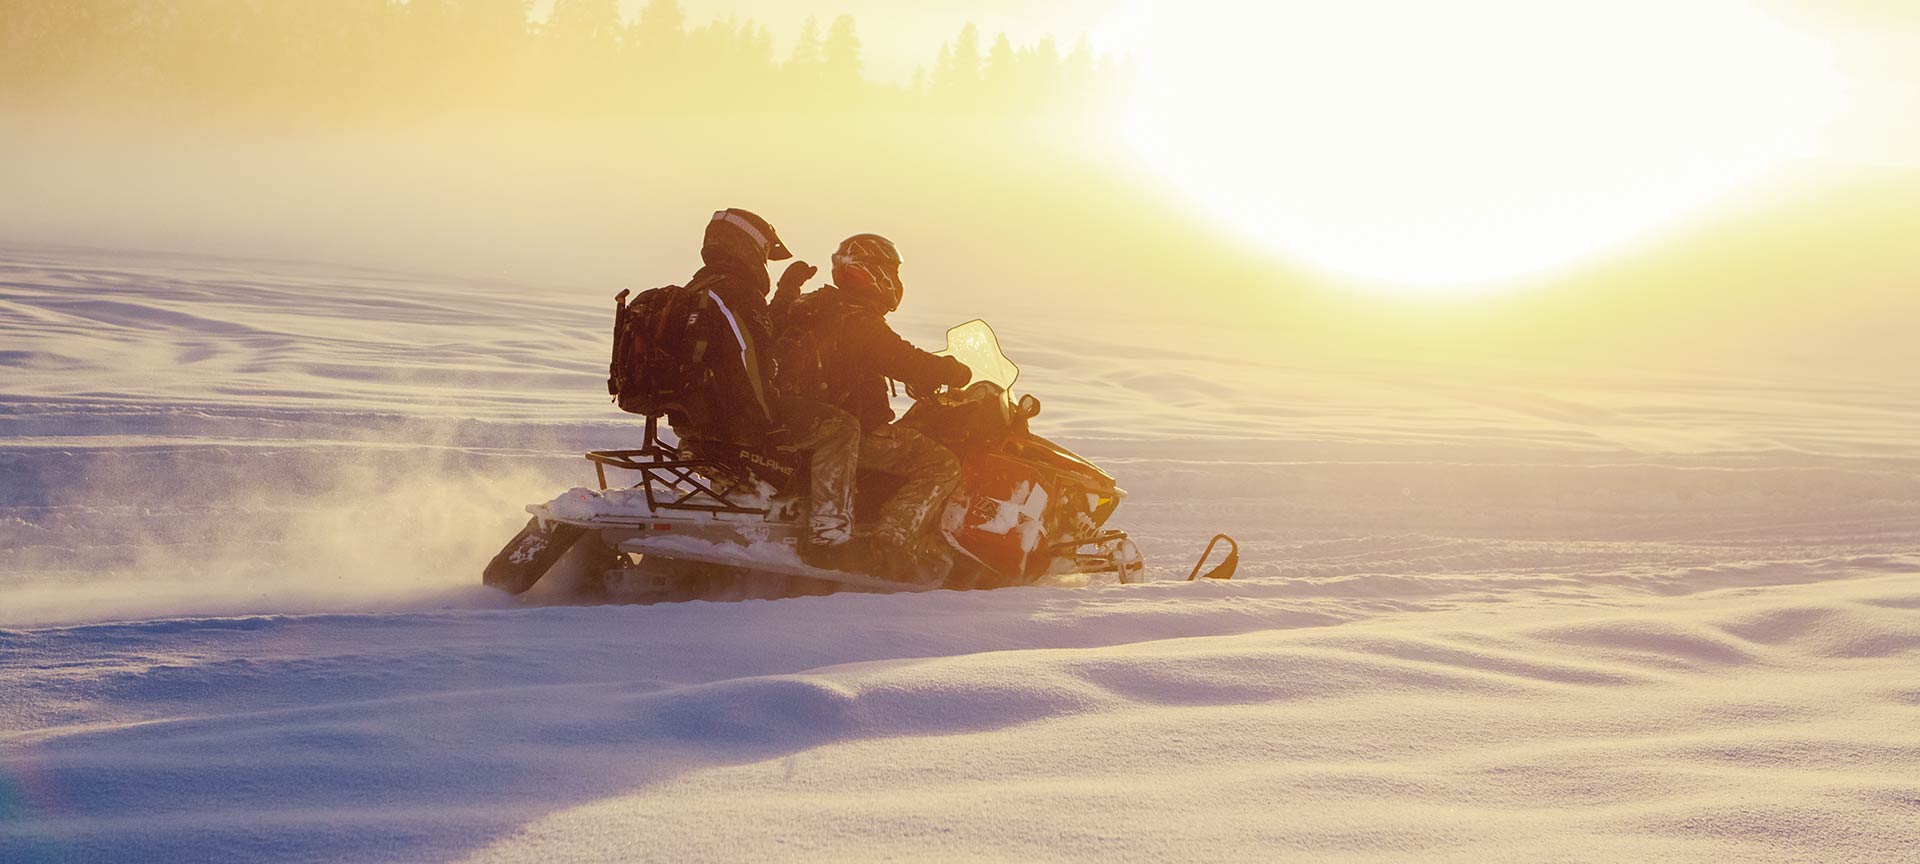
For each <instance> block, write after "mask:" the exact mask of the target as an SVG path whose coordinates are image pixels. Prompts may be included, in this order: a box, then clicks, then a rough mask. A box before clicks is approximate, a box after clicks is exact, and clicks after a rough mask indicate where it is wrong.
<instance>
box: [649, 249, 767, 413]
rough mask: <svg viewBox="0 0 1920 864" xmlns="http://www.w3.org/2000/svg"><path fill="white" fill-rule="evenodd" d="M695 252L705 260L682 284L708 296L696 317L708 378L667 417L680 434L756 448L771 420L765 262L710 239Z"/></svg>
mask: <svg viewBox="0 0 1920 864" xmlns="http://www.w3.org/2000/svg"><path fill="white" fill-rule="evenodd" d="M700 256H701V258H702V259H703V260H704V261H705V262H706V266H704V267H701V268H700V270H699V271H698V272H696V273H694V274H693V278H692V279H690V280H688V282H687V287H688V288H689V289H695V290H699V291H700V292H702V293H703V294H705V295H706V298H707V301H708V302H707V304H706V305H704V306H702V307H700V311H699V313H698V319H697V321H696V324H697V330H698V331H699V333H700V335H701V337H702V338H703V339H705V340H706V342H707V348H706V354H705V356H704V358H703V360H704V365H705V368H707V369H709V370H711V372H712V377H711V378H710V379H709V381H708V386H704V387H700V388H698V390H697V391H696V392H695V393H694V394H693V395H692V396H691V398H689V399H687V400H686V402H687V410H686V412H685V413H684V414H681V415H677V416H674V417H671V418H670V420H671V421H672V423H673V426H674V429H675V431H676V432H678V433H679V434H680V435H681V437H682V438H692V439H700V440H706V441H712V442H724V443H730V444H744V445H748V446H753V447H760V446H763V445H765V444H766V443H767V439H768V434H769V433H770V432H771V430H772V429H773V428H774V427H775V426H776V425H777V418H775V416H774V410H773V407H772V397H773V392H772V384H771V382H772V380H773V374H772V373H773V358H772V356H771V354H770V353H769V351H770V350H771V348H772V345H773V325H772V323H771V322H770V321H769V319H768V317H767V299H766V298H767V291H768V289H769V288H770V287H771V283H770V282H769V281H768V279H767V268H766V264H765V262H764V261H757V260H753V258H752V256H741V255H739V254H737V253H736V252H735V251H734V250H729V249H727V248H724V247H716V246H709V247H707V248H705V249H702V250H700Z"/></svg>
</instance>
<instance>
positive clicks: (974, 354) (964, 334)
mask: <svg viewBox="0 0 1920 864" xmlns="http://www.w3.org/2000/svg"><path fill="white" fill-rule="evenodd" d="M935 353H938V354H942V355H945V356H948V357H952V358H954V359H955V360H958V361H960V362H962V363H965V364H967V368H968V369H971V370H973V380H974V381H991V382H993V383H994V384H996V385H999V387H1000V389H1001V390H1002V391H1004V392H1006V394H1007V398H1008V399H1012V398H1013V382H1014V381H1015V380H1016V379H1018V378H1019V377H1020V367H1018V366H1015V365H1013V361H1012V360H1008V359H1007V355H1006V354H1004V353H1002V352H1001V351H1000V339H999V338H998V337H996V336H994V335H993V328H992V327H988V326H987V322H985V321H982V320H980V319H978V318H975V319H974V320H972V321H968V322H967V323H965V324H962V325H960V326H958V327H954V328H952V329H949V330H948V331H947V350H945V351H939V352H935Z"/></svg>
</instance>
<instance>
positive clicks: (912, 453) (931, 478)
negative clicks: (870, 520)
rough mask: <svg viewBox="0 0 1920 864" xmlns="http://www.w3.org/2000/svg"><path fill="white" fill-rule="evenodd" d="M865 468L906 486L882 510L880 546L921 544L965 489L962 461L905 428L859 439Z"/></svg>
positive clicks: (888, 428)
mask: <svg viewBox="0 0 1920 864" xmlns="http://www.w3.org/2000/svg"><path fill="white" fill-rule="evenodd" d="M860 467H861V468H865V469H869V470H873V471H881V472H884V473H887V474H892V475H894V476H896V477H900V478H902V479H904V480H906V483H905V484H903V485H901V487H900V489H899V491H897V492H895V493H893V497H892V498H889V499H887V503H886V504H885V505H884V506H882V507H881V509H880V518H879V520H878V521H877V522H876V523H875V524H874V526H873V532H872V533H873V537H874V539H875V540H878V541H881V542H884V543H890V544H892V545H894V546H895V547H900V548H904V547H908V546H910V545H912V544H914V543H916V542H917V541H918V540H919V539H920V538H921V535H922V534H923V532H925V531H926V529H927V526H928V524H929V523H931V522H932V521H933V520H934V519H936V518H938V517H939V515H940V508H941V507H942V506H943V505H945V504H946V502H947V498H948V497H949V496H951V495H953V490H955V489H957V488H959V486H960V460H959V459H956V458H954V455H953V451H951V450H948V449H947V448H946V447H944V446H942V445H941V444H940V442H938V441H935V440H933V439H932V438H928V437H927V436H925V435H922V434H920V432H918V431H917V430H913V429H907V428H905V427H901V426H881V427H879V428H877V429H868V430H866V431H865V433H864V434H862V435H861V436H860Z"/></svg>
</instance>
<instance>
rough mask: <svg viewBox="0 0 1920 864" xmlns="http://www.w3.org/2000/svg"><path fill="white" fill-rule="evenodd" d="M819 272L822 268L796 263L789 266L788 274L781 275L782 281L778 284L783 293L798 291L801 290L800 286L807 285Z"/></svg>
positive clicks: (800, 262)
mask: <svg viewBox="0 0 1920 864" xmlns="http://www.w3.org/2000/svg"><path fill="white" fill-rule="evenodd" d="M818 272H820V268H818V267H815V266H813V265H812V264H808V263H807V262H805V261H795V262H793V263H792V264H788V265H787V272H785V273H782V274H780V281H779V282H778V283H777V284H778V286H779V288H780V291H781V293H786V292H788V291H798V290H800V286H802V285H805V284H806V283H807V280H808V279H812V278H813V274H815V273H818Z"/></svg>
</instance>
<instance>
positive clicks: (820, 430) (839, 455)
mask: <svg viewBox="0 0 1920 864" xmlns="http://www.w3.org/2000/svg"><path fill="white" fill-rule="evenodd" d="M773 412H774V416H775V417H777V418H778V419H779V423H780V426H781V429H782V432H781V433H780V434H779V435H777V436H776V440H777V441H778V442H779V444H778V448H779V449H781V450H787V451H794V452H800V453H808V454H809V456H808V462H809V463H810V465H811V469H812V481H813V485H812V489H811V494H810V497H809V505H808V507H809V512H808V516H807V531H808V537H807V542H809V543H817V544H821V545H825V546H838V545H840V544H842V543H845V542H847V541H848V540H851V539H853V472H854V466H855V464H856V463H857V462H858V461H859V458H860V437H861V436H860V421H858V420H855V419H853V415H852V414H848V413H847V412H845V411H842V410H840V409H838V408H835V407H833V406H831V405H827V404H825V403H822V402H815V401H813V400H811V399H797V398H794V397H791V396H780V397H775V398H774V400H773Z"/></svg>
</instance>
